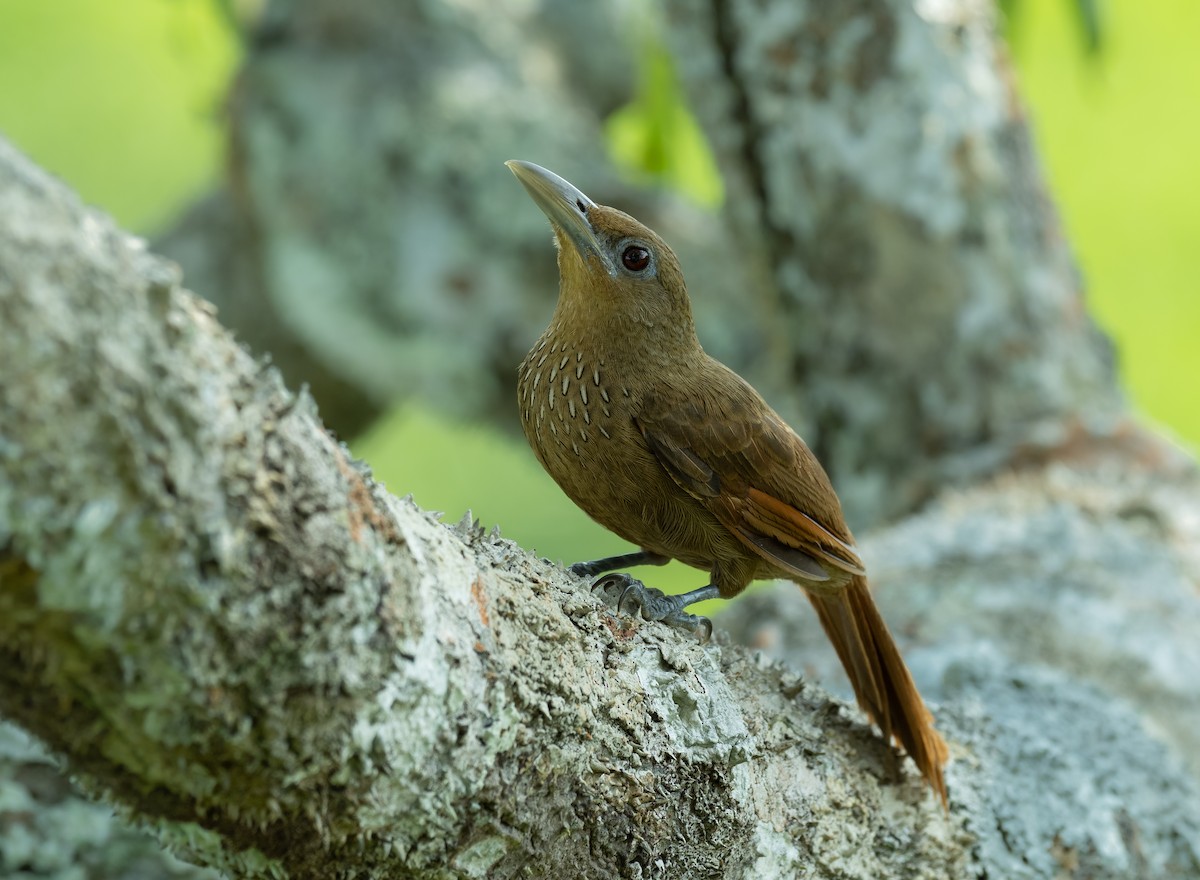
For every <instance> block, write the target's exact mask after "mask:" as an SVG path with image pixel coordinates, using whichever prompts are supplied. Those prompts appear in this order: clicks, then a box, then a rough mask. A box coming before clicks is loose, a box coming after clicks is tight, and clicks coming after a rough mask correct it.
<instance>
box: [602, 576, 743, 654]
mask: <svg viewBox="0 0 1200 880" xmlns="http://www.w3.org/2000/svg"><path fill="white" fill-rule="evenodd" d="M592 589H593V590H594V591H599V592H600V593H602V594H603V595H604V596H605V597H606V598H611V597H612V596H614V595H616V596H617V601H616V605H617V611H619V612H628V613H631V614H634V615H638V614H640V615H641V616H642V617H643V618H644V619H646V620H658V621H661V622H663V623H665V624H667V625H668V626H676V627H679V628H680V629H686V630H688V631H689V632H693V633H695V634H696V635H698V636H699V637H700V640H701V641H705V642H706V641H708V639H709V637H710V636H711V635H712V621H711V620H709V619H708V618H707V617H701V616H700V615H698V614H688V613H687V612H686V611H684V610H683V609H684V608H687V607H688V606H689V605H691V604H693V603H695V602H703V601H704V600H705V599H719V598H720V596H721V591H720V590H718V589H717V588H716V587H715V586H714V585H712V584H709V585H708V586H706V587H700V589H698V590H692V591H690V592H687V593H679V594H678V595H674V596H668V595H667V594H666V593H664V592H663V591H662V590H656V589H654V588H653V587H647V586H646V585H645V584H643V583H642V582H641V581H639V580H637V579H636V578H632V577H630V576H629V575H627V574H620V573H618V574H609V575H605V576H604V577H602V578H600V579H599V580H598V581H596V583H594V584H592Z"/></svg>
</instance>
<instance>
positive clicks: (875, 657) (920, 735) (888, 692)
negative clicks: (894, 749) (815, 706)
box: [805, 577, 949, 806]
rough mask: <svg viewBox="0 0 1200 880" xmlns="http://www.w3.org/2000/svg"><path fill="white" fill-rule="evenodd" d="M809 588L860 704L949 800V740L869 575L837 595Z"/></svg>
mask: <svg viewBox="0 0 1200 880" xmlns="http://www.w3.org/2000/svg"><path fill="white" fill-rule="evenodd" d="M805 593H807V595H808V598H809V600H810V601H811V602H812V604H813V607H814V608H815V609H816V610H817V616H818V617H819V618H820V619H821V626H823V627H824V628H825V634H826V635H828V636H829V640H830V641H831V642H833V647H834V648H835V649H836V650H837V654H838V657H839V658H840V659H841V661H842V666H844V667H845V669H846V674H847V675H848V676H849V677H850V683H851V684H852V685H853V686H854V694H855V696H856V697H858V704H859V705H860V706H861V707H862V708H863V711H865V712H866V713H867V715H869V716H870V718H871V720H872V721H874V722H875V723H876V724H878V725H879V729H880V730H882V731H883V735H884V737H885V738H886V739H889V740H890V739H892V738H893V737H895V739H896V740H897V741H898V742H899V743H900V744H901V745H902V746H904V750H905V751H906V752H908V754H909V756H910V757H911V758H912V759H913V763H915V764H916V765H917V769H918V770H920V771H921V775H922V776H924V777H925V781H926V782H928V783H929V786H930V788H932V789H933V790H934V791H935V792H937V794H938V797H940V798H941V799H942V805H943V806H946V805H947V803H948V802H947V800H946V783H945V780H944V779H943V778H942V765H943V764H945V763H946V759H947V758H948V757H949V751H948V750H947V748H946V742H945V740H943V739H942V737H941V735H940V734H939V733H938V732H937V730H935V729H934V727H933V715H931V714H930V712H929V709H927V708H926V707H925V701H924V700H922V699H921V694H920V693H919V692H918V691H917V686H916V685H915V684H914V683H913V680H912V675H911V674H910V673H909V671H908V667H907V666H906V665H905V663H904V658H902V657H901V656H900V651H899V650H898V649H897V648H896V643H895V641H893V639H892V634H891V632H889V631H888V628H887V624H886V623H884V621H883V617H882V616H880V614H879V609H878V608H876V607H875V600H874V599H873V598H871V590H870V588H869V587H868V586H867V582H866V579H865V578H862V577H855V578H854V579H853V580H852V581H851V582H850V584H849V586H847V587H846V588H845V589H844V590H842V591H841V592H840V593H837V594H834V595H819V594H817V593H812V592H809V591H808V590H805Z"/></svg>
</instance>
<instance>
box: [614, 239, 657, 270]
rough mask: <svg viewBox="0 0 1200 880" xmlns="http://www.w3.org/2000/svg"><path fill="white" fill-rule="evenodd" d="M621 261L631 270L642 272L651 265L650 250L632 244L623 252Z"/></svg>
mask: <svg viewBox="0 0 1200 880" xmlns="http://www.w3.org/2000/svg"><path fill="white" fill-rule="evenodd" d="M621 262H622V263H624V264H625V268H626V269H628V270H629V271H630V272H641V271H642V270H643V269H645V268H646V267H647V266H649V265H650V251H648V250H646V249H645V248H644V247H639V246H638V245H636V244H631V245H630V246H629V247H627V248H625V250H624V251H623V252H622V253H621Z"/></svg>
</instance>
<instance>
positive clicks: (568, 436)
mask: <svg viewBox="0 0 1200 880" xmlns="http://www.w3.org/2000/svg"><path fill="white" fill-rule="evenodd" d="M553 331H554V328H553V327H551V328H550V330H548V331H547V334H546V335H544V336H543V337H542V338H541V339H540V340H538V343H537V344H536V345H535V346H534V347H533V349H532V350H531V351H530V352H529V354H528V355H526V357H525V360H524V361H522V363H521V366H520V368H519V373H518V383H517V397H518V403H519V409H520V415H521V425H522V427H523V428H524V431H525V436H526V438H527V439H528V440H529V445H530V446H531V447H532V448H533V451H534V453H535V454H536V455H537V458H538V461H539V462H541V464H542V467H544V468H545V469H546V472H547V473H549V474H550V476H551V477H552V478H553V479H554V481H555V482H556V483H558V485H559V487H561V488H562V490H563V491H564V492H565V493H566V494H567V496H568V497H569V498H570V499H571V500H572V501H574V502H575V503H576V504H577V505H578V506H579V507H580V508H581V509H582V510H583V511H584V513H586V514H587V515H588V516H590V517H591V518H592V519H594V520H596V521H597V522H599V523H600V524H601V525H602V526H604V527H605V528H607V529H609V530H610V531H613V532H616V533H617V534H618V535H620V536H621V537H623V538H625V539H626V540H628V541H632V542H633V543H635V544H638V545H639V546H642V547H646V548H648V549H653V550H655V551H656V552H659V553H663V554H665V555H668V556H672V557H674V558H677V559H681V560H683V561H685V562H687V563H688V564H690V565H696V566H698V567H701V568H706V567H708V566H709V565H710V563H711V562H712V560H713V559H714V558H716V557H718V556H720V555H724V554H725V553H726V552H728V549H727V548H726V549H722V548H724V547H725V545H726V544H730V543H734V544H735V543H736V542H734V541H733V539H732V538H730V537H729V536H728V535H727V534H726V533H725V530H723V529H722V528H721V527H720V525H719V523H718V522H717V521H716V520H715V518H714V517H713V516H712V515H711V514H710V513H709V512H708V511H707V510H704V509H703V508H702V507H700V506H698V504H697V502H696V501H695V500H694V499H692V498H690V497H689V496H687V495H686V493H684V492H682V491H681V490H680V489H679V487H678V486H677V485H676V484H675V483H674V482H672V480H671V478H670V477H669V476H668V475H667V473H666V471H665V470H663V468H662V465H661V464H660V463H659V462H658V460H657V459H656V458H655V457H654V454H653V453H652V452H651V450H650V448H649V447H648V446H647V444H646V441H645V439H644V438H643V437H642V435H641V432H640V431H638V429H637V427H636V425H635V423H634V417H635V416H636V415H637V406H638V401H639V394H638V392H637V389H636V388H631V387H629V384H628V383H626V382H624V381H622V379H621V376H620V368H621V367H622V366H623V364H621V363H619V362H614V361H611V360H610V358H611V355H609V354H607V353H601V352H600V351H598V350H597V349H596V348H594V347H591V346H588V345H587V344H585V343H580V342H576V341H575V340H571V339H566V338H564V337H561V336H558V335H556V334H555V333H554V332H553ZM717 545H719V546H717Z"/></svg>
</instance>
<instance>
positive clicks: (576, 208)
mask: <svg viewBox="0 0 1200 880" xmlns="http://www.w3.org/2000/svg"><path fill="white" fill-rule="evenodd" d="M504 164H505V165H507V166H508V169H509V170H510V171H511V172H512V173H513V174H515V175H516V177H517V180H519V181H521V185H522V186H524V187H525V189H526V191H528V193H529V195H530V197H531V198H532V199H533V201H534V202H535V203H536V204H537V206H538V207H539V208H541V209H542V213H543V214H545V215H546V216H547V217H549V218H550V222H551V224H553V226H554V228H555V229H557V230H558V231H560V232H562V234H563V235H565V236H566V237H567V239H569V240H570V242H571V243H572V244H573V245H575V249H576V250H577V251H579V255H580V256H581V257H583V258H584V259H585V260H586V259H587V257H588V256H589V255H595V256H596V258H597V259H598V260H600V264H601V265H602V266H604V268H605V271H607V272H608V274H610V275H613V274H615V270H614V268H613V265H612V261H611V260H610V259H609V257H608V254H607V253H605V251H604V248H603V247H601V245H600V241H599V239H597V238H596V232H595V230H594V229H592V224H591V222H590V221H589V220H588V211H589V210H590V209H591V208H595V207H596V203H595V202H593V201H592V200H591V199H589V198H588V197H587V196H586V195H584V194H583V193H582V192H580V191H579V190H578V189H577V188H576V187H574V186H572V185H571V184H570V183H569V182H568V181H566V180H563V179H562V178H561V177H559V176H558V175H557V174H555V173H554V172H553V171H551V170H549V169H548V168H543V167H542V166H541V165H534V164H533V163H532V162H525V161H522V160H521V159H509V160H508V161H507V162H505V163H504Z"/></svg>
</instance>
